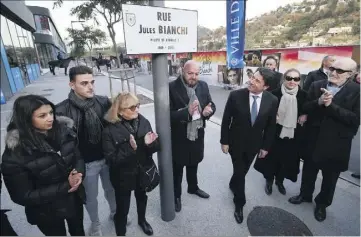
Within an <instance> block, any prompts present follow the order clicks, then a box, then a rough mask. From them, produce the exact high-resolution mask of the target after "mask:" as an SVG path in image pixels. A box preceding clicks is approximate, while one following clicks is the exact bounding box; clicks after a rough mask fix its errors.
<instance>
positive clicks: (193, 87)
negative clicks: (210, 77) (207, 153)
mask: <svg viewBox="0 0 361 237" xmlns="http://www.w3.org/2000/svg"><path fill="white" fill-rule="evenodd" d="M199 70H200V68H199V65H198V64H197V63H196V62H195V61H192V60H190V61H187V62H186V63H185V64H184V68H183V72H182V75H181V76H179V77H178V79H177V80H175V81H173V82H170V83H169V100H170V117H171V130H172V154H173V178H174V197H175V210H176V212H180V211H181V209H182V203H181V193H182V178H183V168H184V166H185V167H186V170H187V182H188V193H190V194H195V195H197V196H199V197H201V198H209V194H207V193H206V192H204V191H203V190H201V189H200V188H199V187H198V181H197V170H198V163H200V162H201V161H202V160H203V154H204V128H205V126H206V120H208V119H209V118H210V117H211V116H212V115H213V114H214V113H215V111H216V106H215V104H214V103H213V102H212V98H211V95H210V93H209V88H208V85H207V83H206V82H204V81H200V80H199Z"/></svg>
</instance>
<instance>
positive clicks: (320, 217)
mask: <svg viewBox="0 0 361 237" xmlns="http://www.w3.org/2000/svg"><path fill="white" fill-rule="evenodd" d="M355 69H356V63H355V61H353V60H352V59H350V58H343V59H338V60H336V61H335V62H334V63H333V65H332V67H330V74H329V79H328V81H326V80H324V81H317V82H314V83H313V84H311V87H310V89H309V91H308V96H307V102H306V103H305V104H304V111H305V112H306V113H307V114H308V119H307V123H306V137H307V148H306V152H305V155H304V157H303V158H304V164H303V170H302V183H301V190H300V194H299V195H298V196H294V197H292V198H290V199H289V202H290V203H292V204H300V203H302V202H312V195H313V192H314V189H315V182H316V179H317V174H318V172H319V170H321V171H322V177H323V178H322V186H321V191H320V193H319V194H318V195H317V197H316V198H315V202H316V208H315V211H314V216H315V218H316V220H317V221H324V220H325V219H326V208H327V207H328V206H330V205H331V204H332V200H333V196H334V193H335V189H336V183H337V180H338V177H339V176H340V172H343V171H346V170H347V169H348V163H349V160H350V152H351V143H352V139H353V137H354V136H355V135H356V133H357V130H358V127H359V125H360V86H359V85H357V84H356V83H355V82H353V81H352V79H351V77H352V75H353V73H354V72H355Z"/></svg>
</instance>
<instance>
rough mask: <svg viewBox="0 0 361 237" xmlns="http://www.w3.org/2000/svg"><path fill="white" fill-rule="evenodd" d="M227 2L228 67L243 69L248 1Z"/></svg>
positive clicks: (232, 0) (233, 0) (230, 0)
mask: <svg viewBox="0 0 361 237" xmlns="http://www.w3.org/2000/svg"><path fill="white" fill-rule="evenodd" d="M226 2H227V66H228V68H243V67H244V61H243V51H244V38H245V22H246V21H245V20H246V17H245V16H246V0H228V1H226Z"/></svg>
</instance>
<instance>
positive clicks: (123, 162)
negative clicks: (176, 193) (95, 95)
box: [103, 92, 159, 236]
mask: <svg viewBox="0 0 361 237" xmlns="http://www.w3.org/2000/svg"><path fill="white" fill-rule="evenodd" d="M106 119H107V121H108V122H109V125H108V126H107V127H106V128H105V129H104V131H103V150H104V157H105V159H106V160H107V163H108V164H109V168H110V180H111V182H112V185H113V187H114V190H115V196H116V203H117V212H116V214H115V218H114V224H115V230H116V234H117V235H118V236H124V235H125V234H126V223H127V216H128V212H129V206H130V196H131V192H132V191H133V190H134V194H135V199H136V202H137V212H138V224H139V226H140V227H141V228H142V230H143V232H144V233H145V234H147V235H153V229H152V227H151V225H150V224H149V223H148V222H147V220H146V218H145V212H146V207H147V200H148V197H147V195H146V191H145V189H146V188H147V187H144V186H143V183H142V175H145V174H144V170H149V169H151V168H152V167H153V166H154V165H155V164H154V161H153V159H152V155H153V153H155V152H156V151H158V149H159V146H158V140H157V138H158V135H157V134H156V133H154V132H153V131H152V127H151V125H150V123H149V121H148V120H147V119H146V118H145V117H143V116H142V115H141V114H139V99H138V98H137V97H136V96H135V95H133V94H131V93H128V92H126V93H121V94H119V95H118V96H117V97H116V98H115V100H114V103H113V105H112V107H111V108H110V110H109V112H108V114H107V115H106Z"/></svg>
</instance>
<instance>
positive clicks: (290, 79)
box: [285, 76, 301, 82]
mask: <svg viewBox="0 0 361 237" xmlns="http://www.w3.org/2000/svg"><path fill="white" fill-rule="evenodd" d="M285 79H286V81H292V80H294V81H295V82H299V81H301V78H300V77H290V76H286V77H285Z"/></svg>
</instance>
